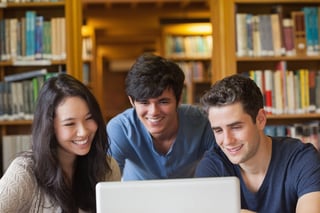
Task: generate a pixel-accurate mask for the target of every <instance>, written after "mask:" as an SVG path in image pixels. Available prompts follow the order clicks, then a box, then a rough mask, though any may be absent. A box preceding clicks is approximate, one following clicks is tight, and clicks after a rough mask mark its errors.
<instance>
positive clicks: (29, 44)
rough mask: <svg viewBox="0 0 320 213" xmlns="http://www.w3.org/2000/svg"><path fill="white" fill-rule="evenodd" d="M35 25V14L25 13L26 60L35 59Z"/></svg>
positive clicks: (32, 12)
mask: <svg viewBox="0 0 320 213" xmlns="http://www.w3.org/2000/svg"><path fill="white" fill-rule="evenodd" d="M35 23H36V12H35V11H26V59H30V60H33V59H34V58H35V48H36V46H35Z"/></svg>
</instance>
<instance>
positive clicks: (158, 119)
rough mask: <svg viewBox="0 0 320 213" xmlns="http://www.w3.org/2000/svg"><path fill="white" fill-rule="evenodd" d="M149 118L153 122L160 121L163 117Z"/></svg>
mask: <svg viewBox="0 0 320 213" xmlns="http://www.w3.org/2000/svg"><path fill="white" fill-rule="evenodd" d="M147 120H148V121H150V122H151V123H158V122H160V121H161V118H147Z"/></svg>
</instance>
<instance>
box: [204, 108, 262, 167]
mask: <svg viewBox="0 0 320 213" xmlns="http://www.w3.org/2000/svg"><path fill="white" fill-rule="evenodd" d="M260 113H263V111H262V110H260V111H259V114H258V116H257V118H259V116H263V115H262V114H260ZM208 118H209V121H210V123H211V127H212V130H213V133H214V135H215V138H216V141H217V144H218V145H219V146H220V147H221V149H222V150H223V152H224V153H225V154H226V156H227V157H228V158H229V160H230V161H231V162H232V163H233V164H241V163H246V162H248V161H250V160H251V161H253V160H254V156H255V155H256V153H257V151H258V149H259V146H260V131H261V130H263V128H264V123H262V124H261V122H256V124H255V123H254V122H253V121H252V119H251V117H250V116H249V115H248V114H247V113H246V112H245V111H244V110H243V107H242V105H241V103H234V104H231V105H226V106H220V107H211V108H210V109H209V116H208Z"/></svg>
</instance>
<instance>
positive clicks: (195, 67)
mask: <svg viewBox="0 0 320 213" xmlns="http://www.w3.org/2000/svg"><path fill="white" fill-rule="evenodd" d="M177 64H178V65H179V66H180V67H181V69H182V71H183V72H184V74H185V82H186V83H187V84H188V83H192V82H194V81H204V80H208V79H210V74H211V72H210V69H211V66H210V64H211V63H210V61H188V62H177Z"/></svg>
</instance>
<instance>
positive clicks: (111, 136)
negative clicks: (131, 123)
mask: <svg viewBox="0 0 320 213" xmlns="http://www.w3.org/2000/svg"><path fill="white" fill-rule="evenodd" d="M119 122H120V120H116V119H112V120H111V121H109V123H108V124H107V127H106V130H107V133H108V140H109V143H110V149H109V154H110V156H111V157H113V158H114V159H115V160H116V161H117V163H118V166H119V168H120V172H121V174H122V173H123V169H124V164H125V155H124V153H123V152H124V150H125V148H121V146H124V144H126V140H127V137H126V135H125V134H124V132H123V128H122V125H121V124H120V123H119Z"/></svg>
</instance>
